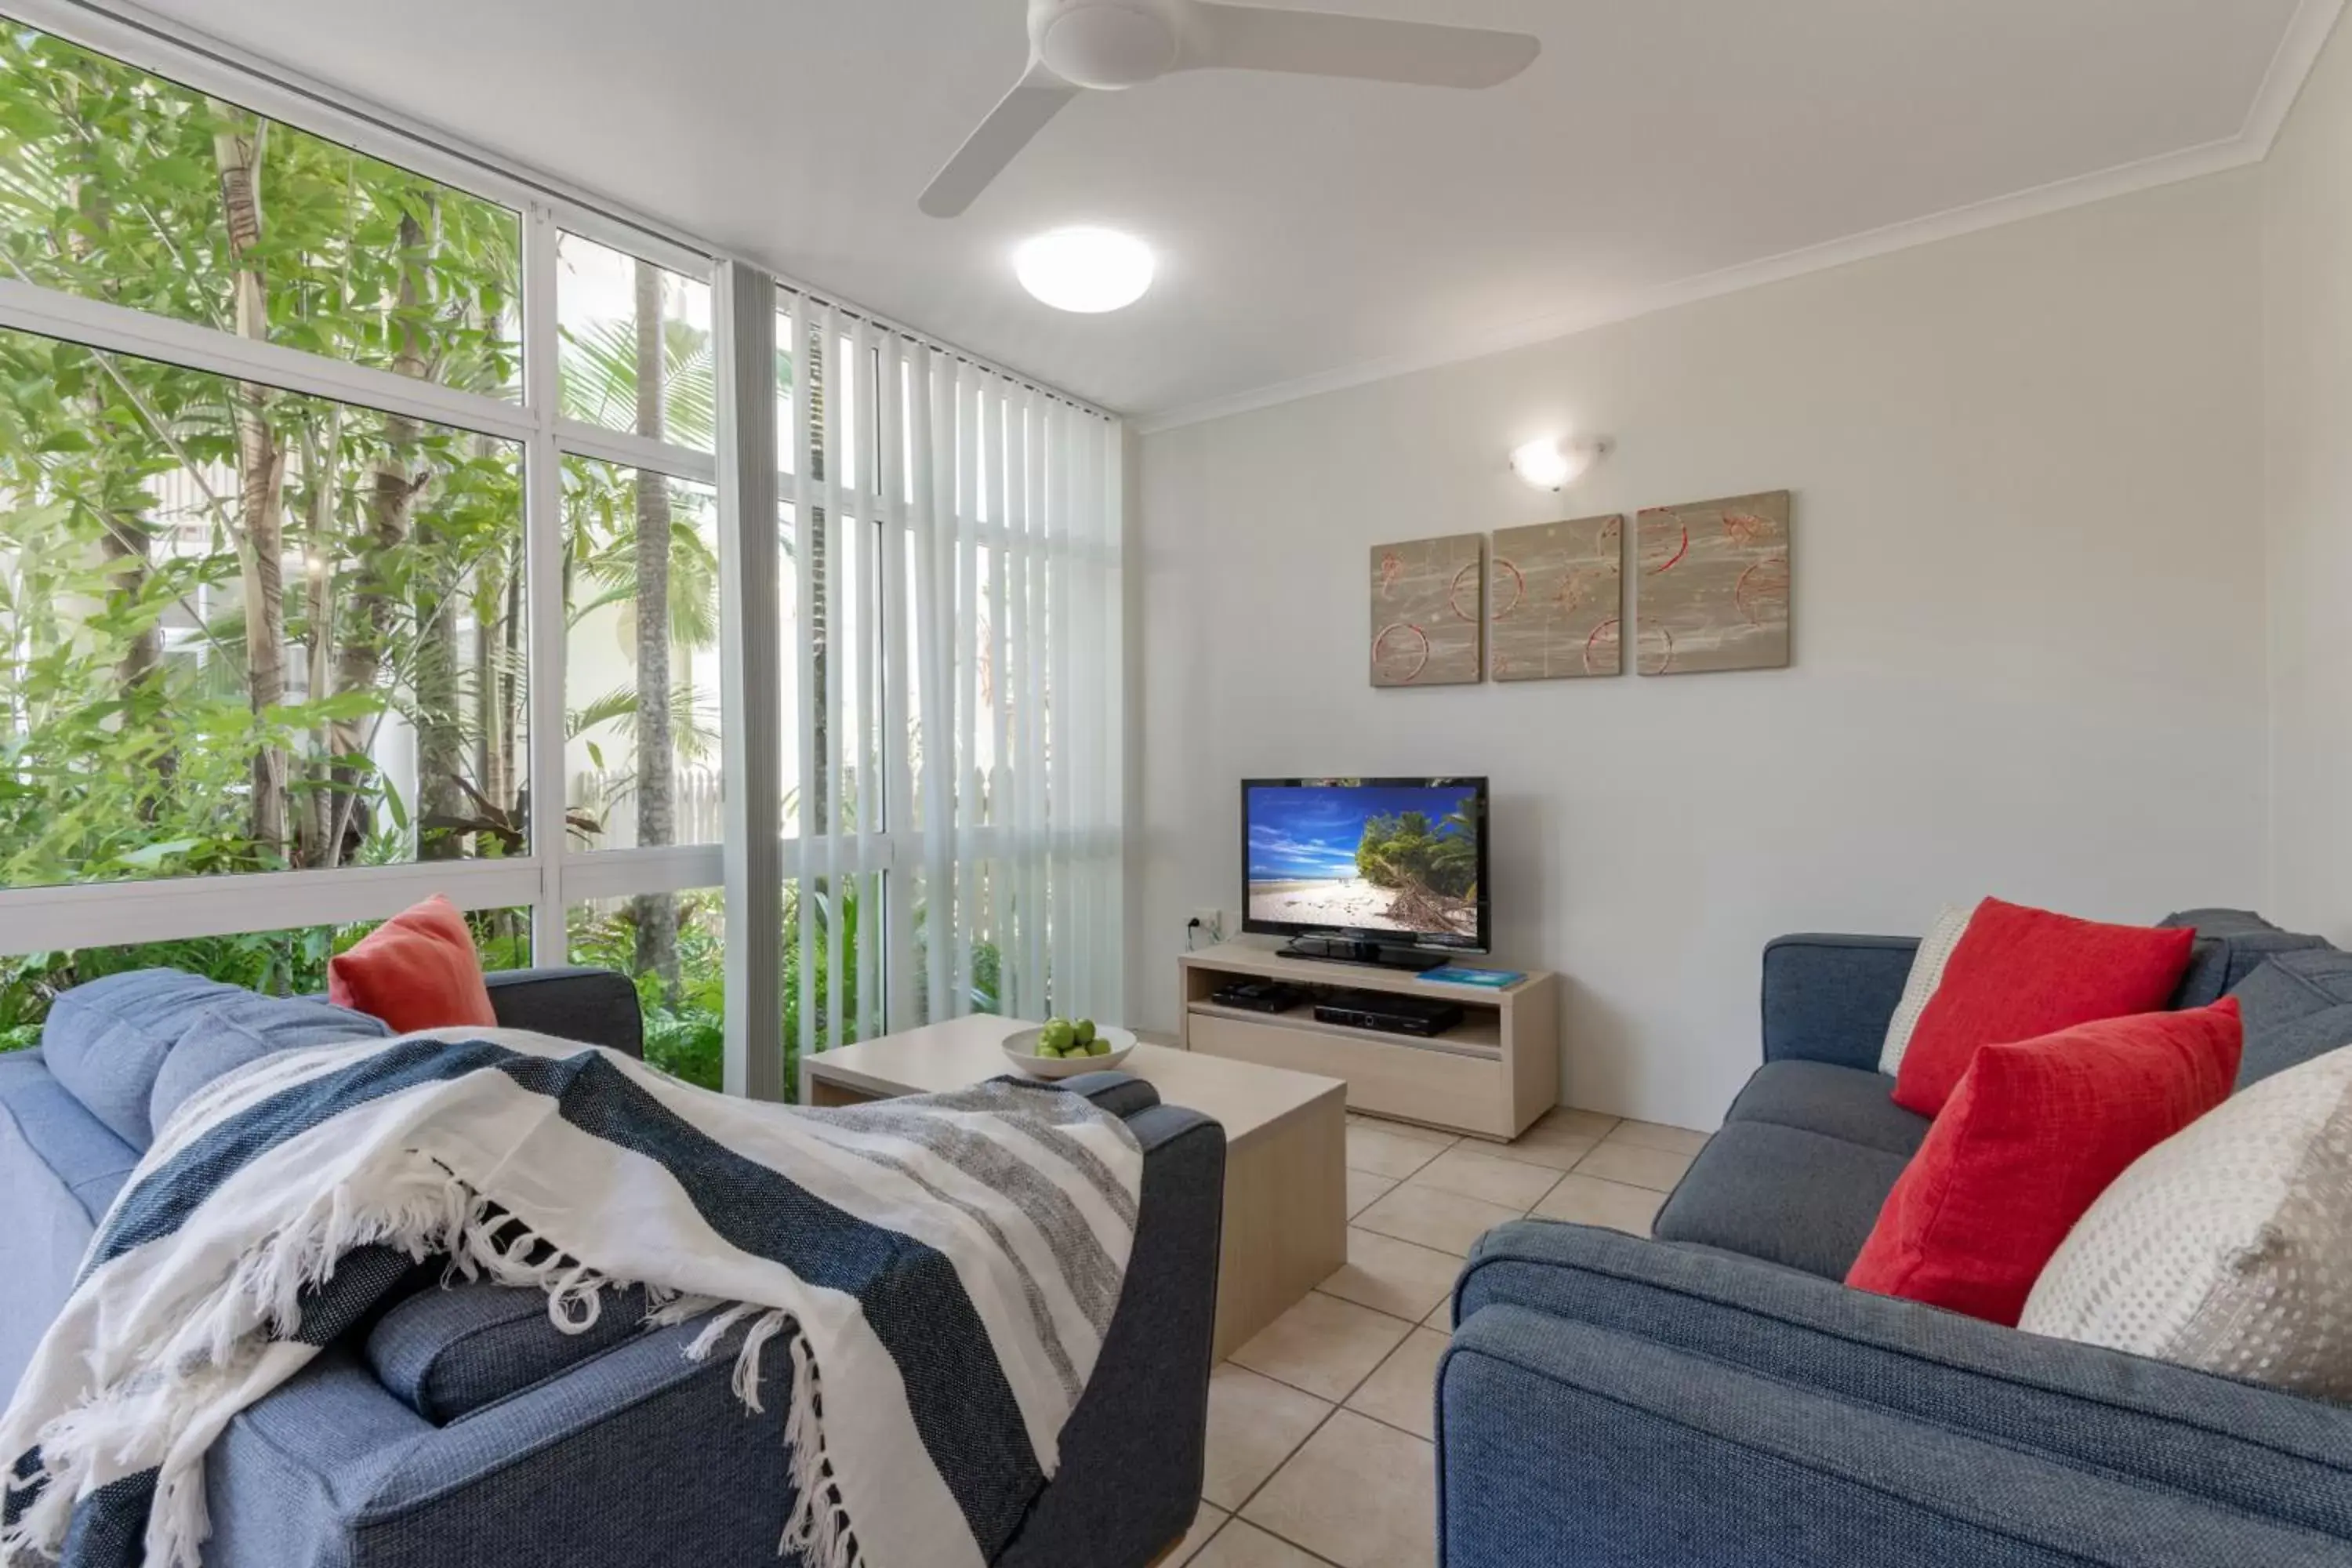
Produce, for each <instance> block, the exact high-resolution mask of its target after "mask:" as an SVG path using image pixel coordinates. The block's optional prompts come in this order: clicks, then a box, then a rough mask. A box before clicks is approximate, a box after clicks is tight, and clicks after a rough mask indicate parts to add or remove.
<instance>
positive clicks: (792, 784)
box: [776, 498, 884, 837]
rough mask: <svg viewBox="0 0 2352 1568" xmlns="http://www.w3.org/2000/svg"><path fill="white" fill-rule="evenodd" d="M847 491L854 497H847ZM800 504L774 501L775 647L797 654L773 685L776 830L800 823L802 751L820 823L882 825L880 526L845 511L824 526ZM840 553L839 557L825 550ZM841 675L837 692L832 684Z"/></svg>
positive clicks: (791, 830) (795, 828)
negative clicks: (780, 786)
mask: <svg viewBox="0 0 2352 1568" xmlns="http://www.w3.org/2000/svg"><path fill="white" fill-rule="evenodd" d="M845 499H854V498H845ZM801 515H802V514H801V512H800V510H799V509H797V508H795V507H793V506H790V505H786V506H784V507H782V508H781V509H780V512H779V516H780V518H781V523H780V530H781V533H782V560H781V563H780V565H779V571H778V584H777V604H776V614H777V617H778V620H779V623H780V625H781V627H782V632H781V637H782V647H784V649H785V650H786V653H787V656H788V657H789V658H792V659H793V660H794V661H796V663H795V665H794V666H790V667H787V668H786V670H785V672H784V677H783V681H782V689H781V690H780V691H779V692H778V694H777V700H778V703H779V705H780V715H781V722H780V724H779V725H778V730H777V733H778V743H779V745H780V746H781V747H782V770H783V771H782V778H783V783H784V799H783V815H784V822H783V831H784V836H785V837H797V836H798V835H799V833H800V831H801V795H802V790H803V784H802V781H803V769H802V763H803V756H804V755H805V759H806V762H807V764H808V765H807V771H806V774H805V776H806V779H807V781H808V787H809V789H810V790H811V791H812V792H813V793H812V794H811V796H810V805H811V809H812V811H813V813H814V816H815V820H816V824H817V831H818V833H819V834H824V833H825V832H826V831H828V829H827V826H826V824H827V823H828V822H830V823H831V824H832V825H833V826H832V829H831V830H832V831H835V832H841V833H857V832H861V831H865V832H880V831H881V829H882V826H883V822H882V811H883V805H884V800H883V784H884V778H883V775H884V759H883V756H882V753H881V752H879V751H878V750H877V746H878V744H879V742H880V740H881V737H880V734H879V732H878V730H877V726H875V725H874V724H873V723H872V722H871V721H869V719H868V715H869V714H871V713H875V712H877V711H878V710H879V709H880V704H881V693H882V679H883V671H882V668H881V649H880V647H878V645H877V639H876V638H875V637H874V633H873V627H874V626H876V625H877V622H878V621H879V619H880V616H878V614H877V610H876V608H875V606H876V605H877V602H878V600H879V595H880V593H881V587H880V580H879V576H878V574H879V572H880V570H881V565H880V558H879V556H880V552H879V551H878V550H877V529H876V528H875V525H874V524H872V523H871V522H867V521H862V520H860V519H858V518H855V517H849V516H844V517H843V518H841V519H840V520H838V521H836V522H835V523H834V524H833V526H831V527H830V528H828V527H826V526H824V510H823V509H822V508H816V507H812V508H810V509H809V510H808V512H807V516H808V518H809V525H808V527H807V528H806V529H803V527H802V526H801V521H800V519H801ZM834 554H837V555H838V559H828V557H829V556H830V555H834ZM803 572H806V573H810V574H813V575H812V577H811V584H812V592H811V595H810V610H809V614H808V616H806V617H805V621H804V619H803V616H802V613H801V598H800V595H801V575H802V574H803ZM801 664H804V665H805V666H806V669H807V678H808V712H809V722H808V726H807V733H806V735H805V736H804V735H803V732H802V721H801V714H802V697H801V679H802V677H801V670H800V668H798V666H799V665H801ZM835 681H838V682H839V690H838V693H837V694H836V693H835V691H834V689H833V684H834V683H835ZM836 767H837V768H838V769H839V770H840V780H839V793H838V795H837V797H835V796H834V795H832V793H831V792H833V790H834V789H835V781H834V778H833V775H832V772H831V770H832V769H834V768H836Z"/></svg>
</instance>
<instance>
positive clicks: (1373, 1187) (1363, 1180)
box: [1348, 1171, 1396, 1219]
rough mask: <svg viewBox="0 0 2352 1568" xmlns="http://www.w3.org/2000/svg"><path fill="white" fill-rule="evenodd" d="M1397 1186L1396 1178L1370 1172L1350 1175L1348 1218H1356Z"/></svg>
mask: <svg viewBox="0 0 2352 1568" xmlns="http://www.w3.org/2000/svg"><path fill="white" fill-rule="evenodd" d="M1395 1185H1396V1178H1395V1177H1394V1176H1381V1175H1375V1174H1374V1173H1371V1172H1370V1171H1350V1172H1349V1173H1348V1217H1349V1219H1353V1218H1355V1217H1356V1216H1357V1215H1360V1214H1361V1213H1363V1212H1364V1210H1365V1209H1366V1208H1368V1207H1370V1205H1372V1204H1373V1203H1375V1202H1376V1201H1378V1200H1379V1199H1380V1198H1381V1197H1382V1196H1383V1195H1384V1194H1386V1193H1387V1192H1388V1190H1389V1189H1390V1188H1391V1187H1393V1186H1395Z"/></svg>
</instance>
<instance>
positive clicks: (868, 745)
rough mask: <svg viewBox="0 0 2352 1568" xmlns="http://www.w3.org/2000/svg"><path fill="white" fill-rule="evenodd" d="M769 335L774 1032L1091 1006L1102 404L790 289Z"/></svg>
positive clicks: (1104, 968)
mask: <svg viewBox="0 0 2352 1568" xmlns="http://www.w3.org/2000/svg"><path fill="white" fill-rule="evenodd" d="M778 337H779V340H780V342H781V343H782V344H783V345H785V346H786V347H787V349H788V350H797V351H798V352H797V353H795V354H791V355H790V357H791V358H792V360H793V363H792V364H791V365H790V366H789V368H788V370H787V376H788V379H789V380H790V383H791V385H790V388H789V389H788V391H787V394H786V397H787V412H786V417H787V419H788V421H789V423H788V426H787V429H788V432H789V436H788V438H787V440H786V441H785V443H784V447H785V450H786V452H787V453H788V454H789V456H788V457H787V458H786V464H785V466H786V468H787V472H786V474H785V475H784V476H783V477H782V494H783V495H784V496H785V497H786V498H788V499H787V500H786V503H785V508H784V513H785V515H784V518H783V533H784V537H785V539H786V541H787V544H786V552H785V553H786V562H785V567H784V571H785V576H786V592H787V595H789V599H788V603H787V605H786V606H785V607H784V608H785V614H786V617H787V619H788V620H790V621H792V622H793V624H794V625H795V626H797V627H798V628H799V629H800V631H801V634H802V635H800V637H798V639H797V640H798V646H797V647H788V648H786V649H785V650H784V653H785V656H786V658H789V659H792V660H794V661H795V662H796V665H797V669H796V679H793V680H792V681H790V682H788V683H787V684H788V685H790V686H791V687H792V688H793V697H794V698H795V699H796V701H795V703H794V707H795V723H794V724H793V725H791V726H788V727H787V731H788V732H787V735H786V737H785V744H786V748H787V753H788V758H789V761H788V765H787V766H786V767H785V770H784V774H783V784H784V788H785V790H786V792H787V793H786V817H787V821H786V824H785V832H786V834H787V836H788V838H790V837H797V839H798V844H797V846H796V847H797V850H798V854H797V855H796V856H788V857H787V860H788V863H796V864H797V867H798V869H799V879H800V884H799V892H800V897H799V898H798V900H797V908H796V910H792V911H791V913H790V915H789V916H788V918H789V919H790V920H791V921H794V922H796V925H797V929H796V931H791V932H788V933H787V942H788V945H789V944H790V943H792V942H793V940H794V939H795V938H796V940H797V954H798V959H797V964H798V969H797V978H798V981H799V984H800V987H801V990H800V993H799V994H800V998H801V1000H800V1005H799V1006H798V1016H797V1019H796V1020H789V1022H790V1023H792V1024H796V1026H797V1033H798V1036H799V1040H798V1044H799V1047H800V1049H801V1051H802V1052H803V1054H805V1053H807V1052H809V1051H812V1050H823V1049H826V1048H828V1047H831V1046H834V1045H836V1044H839V1043H842V1041H844V1040H845V1039H854V1038H862V1037H869V1036H871V1035H873V1034H876V1033H879V1032H881V1031H882V1030H884V1029H886V1028H887V1029H900V1028H906V1027H908V1026H913V1025H916V1024H919V1023H923V1022H927V1021H933V1020H939V1019H944V1018H949V1017H954V1016H960V1015H962V1014H965V1013H970V1012H973V1011H986V1012H999V1013H1003V1014H1005V1015H1007V1016H1020V1017H1030V1018H1042V1017H1045V1016H1048V1015H1049V1014H1060V1015H1063V1016H1097V1015H1100V1016H1106V1017H1111V1016H1116V1014H1117V1011H1118V1006H1119V1005H1120V998H1121V995H1122V993H1123V978H1122V973H1121V971H1122V962H1123V954H1124V932H1123V916H1122V900H1121V886H1120V866H1121V857H1120V838H1121V832H1122V828H1123V826H1124V824H1123V803H1124V800H1125V795H1126V788H1125V779H1124V777H1123V759H1124V755H1125V745H1124V733H1125V713H1124V701H1123V693H1124V687H1123V680H1122V673H1121V672H1122V669H1123V668H1124V660H1123V648H1124V639H1125V635H1126V630H1125V626H1124V624H1123V617H1122V581H1123V570H1124V568H1123V564H1122V562H1121V549H1120V540H1121V495H1122V490H1123V484H1122V479H1121V474H1120V429H1119V426H1118V422H1117V421H1115V420H1113V419H1110V418H1108V417H1106V416H1103V415H1101V414H1098V413H1097V412H1095V411H1094V410H1091V409H1088V408H1085V407H1082V406H1080V405H1076V404H1074V403H1072V402H1070V401H1069V400H1067V399H1066V398H1063V397H1060V396H1058V395H1054V394H1052V393H1049V392H1046V391H1044V390H1042V389H1039V388H1037V387H1034V386H1032V385H1030V384H1026V383H1024V382H1020V381H1017V380H1014V379H1013V378H1012V377H1010V376H1007V375H1005V374H1002V373H1000V372H997V371H995V370H992V369H990V368H988V367H984V366H982V365H979V364H976V363H972V362H971V361H969V360H966V359H964V358H961V356H958V355H956V354H954V353H950V352H949V351H946V350H943V349H941V348H940V347H938V346H937V345H935V344H932V343H929V342H924V341H921V340H919V339H916V338H913V337H910V336H908V335H905V334H902V333H899V332H897V331H891V330H889V329H887V328H885V327H881V326H877V325H876V324H875V323H873V322H871V321H866V320H865V319H863V318H861V317H858V316H856V315H853V314H852V313H851V312H849V311H847V310H842V309H840V308H838V307H835V306H834V305H831V304H829V303H827V302H825V301H823V300H818V299H816V298H814V297H812V296H808V295H804V294H796V293H791V292H787V293H786V294H785V295H784V296H783V300H782V312H781V315H780V321H779V331H778ZM788 985H789V978H788Z"/></svg>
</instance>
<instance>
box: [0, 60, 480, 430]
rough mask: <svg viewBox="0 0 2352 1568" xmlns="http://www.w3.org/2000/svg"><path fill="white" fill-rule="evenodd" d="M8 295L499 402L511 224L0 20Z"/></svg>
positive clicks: (1, 181)
mask: <svg viewBox="0 0 2352 1568" xmlns="http://www.w3.org/2000/svg"><path fill="white" fill-rule="evenodd" d="M0 116H4V117H5V118H4V119H0V255H5V268H6V272H7V275H8V276H9V277H12V278H15V279H19V280H21V281H24V282H27V283H37V284H38V285H40V286H41V287H42V288H45V289H58V290H59V291H61V292H64V293H67V294H71V295H75V296H78V297H79V298H82V299H87V300H102V301H104V302H106V303H108V304H112V305H122V306H128V307H130V308H131V309H132V310H146V311H152V312H153V313H155V314H157V315H161V316H167V317H171V318H173V319H174V320H177V321H190V322H194V323H197V324H199V325H202V326H206V327H212V328H215V329H216V330H218V331H223V332H229V333H234V334H236V335H237V336H240V337H244V338H248V339H252V340H255V341H257V342H271V343H278V344H281V345H283V346H285V347H288V348H294V349H300V350H302V351H303V352H305V353H315V354H322V355H326V356H328V357H330V358H333V359H338V360H344V361H348V362H350V363H354V364H362V365H369V366H373V367H374V368H376V369H379V370H386V371H391V372H394V373H395V374H401V375H405V376H413V377H415V378H417V379H419V380H426V381H433V382H436V383H440V384H446V385H449V386H454V387H463V388H465V389H466V390H467V391H470V392H476V393H480V394H483V395H488V396H492V397H499V398H505V399H509V400H510V399H513V398H514V397H516V396H517V395H519V394H520V377H519V374H518V373H519V368H520V366H519V359H518V355H519V353H520V311H519V310H518V304H519V300H520V292H521V286H522V253H521V220H520V216H519V215H518V214H517V213H516V212H515V211H514V210H513V209H512V208H510V207H507V206H504V205H500V204H499V203H497V202H491V201H485V200H483V199H482V198H481V197H479V196H475V195H467V194H466V193H464V192H461V191H457V190H453V189H451V188H450V187H449V186H447V185H445V184H439V183H438V182H436V181H433V180H428V179H425V178H424V177H422V176H420V175H417V174H410V173H408V172H407V171H406V170H404V169H399V168H395V167H394V166H393V165H392V164H390V163H383V162H380V161H378V160H376V159H374V158H370V157H367V156H364V155H363V154H361V153H354V152H352V150H350V149H349V148H346V147H341V146H338V145H337V144H336V143H334V142H330V141H326V140H323V139H321V138H320V137H317V136H311V135H308V134H306V133H304V132H301V131H299V130H296V129H294V128H293V127H291V126H288V125H281V124H277V123H274V122H273V121H269V120H268V119H267V118H265V117H263V116H261V115H258V114H255V113H253V112H251V111H250V110H246V109H243V108H240V107H238V106H237V105H236V103H235V102H232V101H230V100H228V99H226V98H222V97H215V96H211V95H208V94H205V93H202V92H197V91H194V90H193V89H189V88H185V87H182V86H180V85H179V84H178V83H176V82H173V81H170V80H166V79H163V77H160V76H156V75H153V74H152V73H150V72H147V71H142V70H138V69H135V68H131V67H130V66H126V65H122V64H120V63H118V62H117V61H114V60H111V59H109V58H106V57H105V56H103V55H100V54H97V53H94V52H92V51H90V50H89V49H85V48H81V47H77V46H76V45H73V44H70V43H68V42H66V41H65V40H63V39H60V38H55V37H49V36H48V35H47V34H45V33H40V32H37V31H35V30H34V29H32V28H30V27H26V26H20V25H18V24H16V23H15V22H11V21H8V20H6V19H5V18H0Z"/></svg>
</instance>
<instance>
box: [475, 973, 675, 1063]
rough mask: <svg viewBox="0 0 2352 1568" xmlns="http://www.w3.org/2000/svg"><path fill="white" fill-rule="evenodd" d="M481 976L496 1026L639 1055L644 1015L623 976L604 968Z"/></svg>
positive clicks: (632, 987) (643, 1042) (642, 1045)
mask: <svg viewBox="0 0 2352 1568" xmlns="http://www.w3.org/2000/svg"><path fill="white" fill-rule="evenodd" d="M482 978H483V979H484V980H485V981H487V982H488V984H489V988H490V1010H491V1011H492V1012H494V1013H496V1014H497V1015H498V1016H499V1025H500V1026H502V1027H505V1028H509V1029H530V1030H531V1031H533V1032H534V1033H537V1034H541V1035H553V1036H554V1037H556V1038H558V1039H562V1040H578V1041H580V1042H582V1043H583V1045H591V1046H604V1047H609V1048H610V1049H613V1050H616V1051H619V1052H620V1053H622V1054H623V1055H624V1056H631V1057H635V1058H639V1059H640V1060H642V1059H644V1057H645V1054H646V1021H645V1014H644V1012H643V1010H642V1009H641V1008H640V1007H639V1006H638V1004H637V988H636V987H635V985H632V984H629V979H628V976H626V975H625V974H616V973H614V972H613V971H611V970H609V969H509V970H501V971H499V973H494V974H486V975H484V976H483V977H482Z"/></svg>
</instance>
